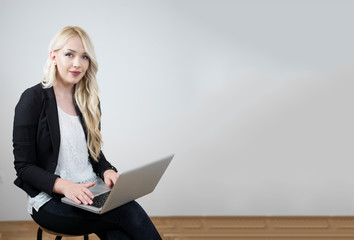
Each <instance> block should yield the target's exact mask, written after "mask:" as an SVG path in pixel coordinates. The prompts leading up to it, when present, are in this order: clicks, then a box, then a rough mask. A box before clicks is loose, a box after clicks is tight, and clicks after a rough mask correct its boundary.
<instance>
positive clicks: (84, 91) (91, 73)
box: [42, 26, 102, 161]
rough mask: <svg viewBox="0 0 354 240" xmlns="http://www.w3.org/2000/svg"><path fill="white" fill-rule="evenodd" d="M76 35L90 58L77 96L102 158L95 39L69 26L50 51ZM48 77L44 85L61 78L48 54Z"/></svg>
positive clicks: (92, 145) (94, 151)
mask: <svg viewBox="0 0 354 240" xmlns="http://www.w3.org/2000/svg"><path fill="white" fill-rule="evenodd" d="M74 36H79V37H80V38H81V40H82V43H83V45H84V48H85V51H86V53H87V55H88V57H89V59H90V63H89V67H88V69H87V71H86V73H85V75H84V77H83V78H82V79H81V80H80V81H79V82H78V83H77V84H76V86H75V88H74V89H75V92H74V99H75V103H76V105H77V106H78V108H79V110H80V112H81V113H82V116H83V119H84V122H85V125H86V126H85V127H86V133H87V135H86V136H87V139H86V144H87V148H88V150H89V153H90V155H91V157H92V158H93V159H94V160H95V161H98V158H99V155H100V151H101V144H102V136H101V132H100V129H99V128H100V126H99V125H100V121H101V112H100V109H99V108H98V105H99V99H98V84H97V80H96V74H97V70H98V64H97V61H96V55H95V51H94V48H93V45H92V43H91V40H90V38H89V36H88V35H87V33H86V32H85V31H84V30H83V29H81V28H80V27H74V26H67V27H64V28H62V29H61V30H60V31H59V32H58V33H57V34H56V35H55V36H54V38H53V40H52V41H51V43H50V45H49V52H51V51H57V50H59V49H60V48H62V47H63V46H64V44H65V43H66V41H67V40H68V39H69V38H71V37H74ZM44 74H45V75H44V78H43V80H42V85H43V87H44V88H50V87H52V86H53V85H54V84H55V82H56V81H57V78H56V74H57V68H56V66H55V65H54V63H53V62H52V61H51V59H50V57H49V58H48V60H47V62H46V65H45V68H44Z"/></svg>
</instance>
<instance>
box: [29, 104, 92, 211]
mask: <svg viewBox="0 0 354 240" xmlns="http://www.w3.org/2000/svg"><path fill="white" fill-rule="evenodd" d="M58 116H59V128H60V148H59V157H58V164H57V167H56V169H55V174H57V175H59V176H60V177H61V178H62V179H65V180H68V181H70V182H74V183H89V182H96V181H97V177H96V174H95V173H94V171H93V169H92V165H91V163H90V161H89V158H88V157H89V155H88V150H87V145H86V139H85V133H84V130H83V128H82V125H81V123H80V119H79V117H78V116H72V115H69V114H67V113H65V112H64V111H63V110H61V109H60V108H59V107H58ZM50 199H51V197H50V196H49V195H48V194H47V193H45V192H41V193H39V194H38V195H37V196H35V197H34V198H31V197H30V196H28V204H27V211H28V212H29V213H30V214H32V208H34V209H36V211H38V210H39V208H40V207H41V206H43V205H44V204H45V203H46V202H48V201H49V200H50Z"/></svg>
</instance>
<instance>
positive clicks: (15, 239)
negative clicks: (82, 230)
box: [0, 217, 354, 240]
mask: <svg viewBox="0 0 354 240" xmlns="http://www.w3.org/2000/svg"><path fill="white" fill-rule="evenodd" d="M152 221H153V222H154V224H155V226H156V227H157V229H158V231H159V232H160V234H161V236H162V238H163V240H224V239H225V240H231V239H235V240H241V239H245V240H265V239H267V240H273V239H274V240H290V239H291V240H294V239H296V240H299V239H301V240H314V239H316V240H332V239H333V240H338V239H340V240H349V239H350V240H354V217H153V218H152ZM37 229H38V226H37V224H36V223H34V222H33V221H15V222H1V221H0V239H1V240H30V239H31V240H32V239H36V233H37ZM89 238H90V240H97V239H98V237H97V236H96V235H94V234H91V235H90V236H89ZM49 239H53V240H54V239H55V236H53V235H49V234H47V233H43V240H49ZM63 239H64V240H65V239H71V240H76V239H83V237H63Z"/></svg>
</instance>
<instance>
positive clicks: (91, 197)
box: [84, 188, 95, 204]
mask: <svg viewBox="0 0 354 240" xmlns="http://www.w3.org/2000/svg"><path fill="white" fill-rule="evenodd" d="M84 193H85V194H86V196H88V197H89V198H90V200H92V199H93V198H94V197H95V195H93V193H92V192H91V191H90V190H89V189H87V188H86V189H85V190H84ZM89 202H90V201H89ZM91 203H92V201H91ZM91 203H90V204H91Z"/></svg>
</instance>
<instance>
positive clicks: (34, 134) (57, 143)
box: [13, 26, 161, 240]
mask: <svg viewBox="0 0 354 240" xmlns="http://www.w3.org/2000/svg"><path fill="white" fill-rule="evenodd" d="M96 73H97V62H96V57H95V53H94V50H93V46H92V43H91V41H90V39H89V37H88V35H87V34H86V33H85V31H83V30H82V29H81V28H79V27H71V26H68V27H64V28H63V29H62V30H60V31H59V32H58V33H57V34H56V35H55V37H54V39H53V40H52V42H51V44H50V48H49V58H48V61H47V64H46V68H45V77H44V79H43V80H42V82H41V83H40V84H37V85H35V86H33V87H31V88H29V89H27V90H26V91H25V92H24V93H23V94H22V95H21V98H20V100H19V102H18V104H17V106H16V109H15V118H14V129H13V146H14V150H13V152H14V156H15V162H14V163H15V169H16V171H17V179H16V180H15V184H16V185H17V186H18V187H20V188H22V189H23V190H24V191H25V192H26V193H27V194H28V212H29V213H30V214H31V216H32V218H33V219H34V220H35V221H36V222H37V223H38V224H39V225H40V226H42V227H44V228H47V229H50V230H52V231H56V232H60V233H66V234H88V233H95V234H97V235H98V236H99V237H100V239H144V240H147V239H161V238H160V236H159V234H158V232H157V230H156V228H155V227H154V225H153V224H152V222H151V221H150V218H149V217H148V216H147V214H146V213H145V212H144V210H143V209H142V208H141V207H140V206H139V205H138V203H136V202H135V201H133V202H130V203H128V204H125V205H123V206H121V207H119V208H116V209H114V210H112V211H110V212H108V213H105V214H102V215H98V214H94V213H90V212H87V211H85V210H81V209H79V208H76V207H72V206H69V205H67V204H64V203H61V202H60V198H61V197H62V196H63V195H65V196H66V197H68V198H70V199H71V200H73V201H75V202H76V203H78V204H85V205H87V204H92V199H93V197H94V196H93V194H92V193H91V191H90V190H89V188H90V187H92V186H94V185H95V183H96V182H97V181H98V180H99V179H100V178H101V179H103V180H104V182H105V183H106V184H107V185H108V186H110V187H112V186H113V184H114V183H115V182H116V181H117V179H118V177H119V174H118V173H117V170H116V169H115V168H114V167H113V166H112V165H111V164H110V163H109V162H108V161H107V160H106V158H105V156H104V155H103V153H102V151H101V143H102V137H101V133H100V119H101V112H100V108H99V99H98V86H97V81H96Z"/></svg>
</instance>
